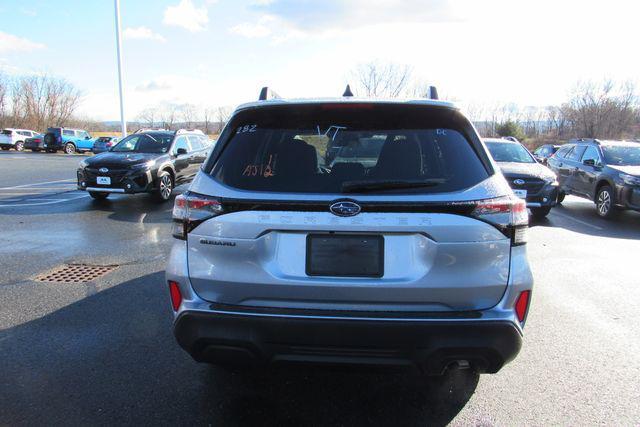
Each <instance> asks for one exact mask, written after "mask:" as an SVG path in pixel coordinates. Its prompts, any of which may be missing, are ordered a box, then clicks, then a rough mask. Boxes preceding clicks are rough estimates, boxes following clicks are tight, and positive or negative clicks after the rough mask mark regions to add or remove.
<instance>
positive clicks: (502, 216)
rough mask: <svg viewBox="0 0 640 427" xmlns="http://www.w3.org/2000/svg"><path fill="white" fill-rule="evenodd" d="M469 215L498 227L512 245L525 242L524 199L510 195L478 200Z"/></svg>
mask: <svg viewBox="0 0 640 427" xmlns="http://www.w3.org/2000/svg"><path fill="white" fill-rule="evenodd" d="M471 216H473V217H475V218H478V219H481V220H483V221H486V222H488V223H490V224H493V225H495V226H496V227H498V228H499V229H500V230H501V231H502V232H503V233H505V234H506V235H508V236H509V237H511V244H512V245H513V246H519V245H524V244H525V243H527V229H528V226H529V213H528V212H527V205H526V203H525V201H524V200H522V199H518V198H512V197H499V198H496V199H486V200H478V201H477V202H476V204H475V207H474V209H473V211H472V212H471Z"/></svg>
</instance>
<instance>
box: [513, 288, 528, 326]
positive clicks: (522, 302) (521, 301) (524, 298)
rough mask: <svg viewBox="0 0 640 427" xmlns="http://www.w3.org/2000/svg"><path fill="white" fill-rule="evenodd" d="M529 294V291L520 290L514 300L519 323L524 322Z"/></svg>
mask: <svg viewBox="0 0 640 427" xmlns="http://www.w3.org/2000/svg"><path fill="white" fill-rule="evenodd" d="M530 296H531V291H522V292H521V293H520V296H519V297H518V300H517V301H516V315H517V316H518V320H519V321H520V323H522V322H524V319H526V317H527V310H528V309H529V297H530Z"/></svg>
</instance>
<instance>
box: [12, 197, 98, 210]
mask: <svg viewBox="0 0 640 427" xmlns="http://www.w3.org/2000/svg"><path fill="white" fill-rule="evenodd" d="M84 197H89V195H88V194H83V195H81V196H78V197H73V198H70V199H54V200H50V201H48V202H38V203H12V204H8V205H0V208H19V207H23V206H43V205H53V204H56V203H63V202H70V201H73V200H78V199H82V198H84Z"/></svg>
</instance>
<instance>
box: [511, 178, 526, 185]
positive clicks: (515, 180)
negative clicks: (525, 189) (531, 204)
mask: <svg viewBox="0 0 640 427" xmlns="http://www.w3.org/2000/svg"><path fill="white" fill-rule="evenodd" d="M513 183H514V184H515V185H524V179H514V180H513Z"/></svg>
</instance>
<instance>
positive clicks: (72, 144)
mask: <svg viewBox="0 0 640 427" xmlns="http://www.w3.org/2000/svg"><path fill="white" fill-rule="evenodd" d="M95 142H96V140H95V139H94V138H91V135H90V134H89V132H87V131H86V130H83V129H69V128H61V127H54V128H48V129H47V133H46V134H45V135H44V148H45V149H46V150H47V151H48V152H50V153H55V152H56V151H58V150H63V151H64V152H65V153H67V154H74V153H84V152H86V151H91V150H92V149H93V144H94V143H95Z"/></svg>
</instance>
